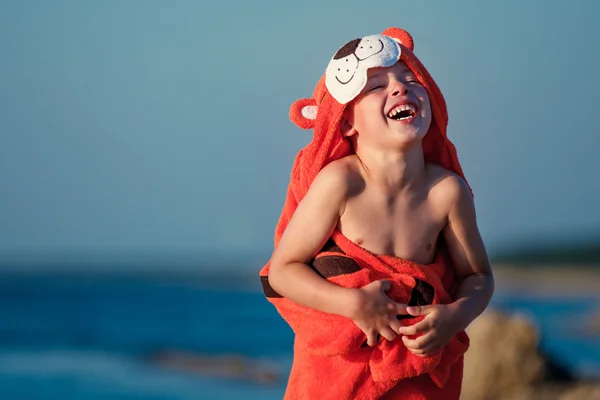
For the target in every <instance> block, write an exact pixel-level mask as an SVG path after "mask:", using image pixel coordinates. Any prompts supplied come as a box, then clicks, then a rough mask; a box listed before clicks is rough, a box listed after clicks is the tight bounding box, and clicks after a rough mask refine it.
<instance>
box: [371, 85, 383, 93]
mask: <svg viewBox="0 0 600 400" xmlns="http://www.w3.org/2000/svg"><path fill="white" fill-rule="evenodd" d="M383 87H384V86H383V85H377V86H373V87H372V88H370V89H369V90H367V92H372V91H374V90H377V89H383Z"/></svg>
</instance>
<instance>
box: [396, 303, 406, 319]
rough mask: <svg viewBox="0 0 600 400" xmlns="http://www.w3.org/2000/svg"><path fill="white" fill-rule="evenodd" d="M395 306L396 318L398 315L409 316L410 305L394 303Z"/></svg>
mask: <svg viewBox="0 0 600 400" xmlns="http://www.w3.org/2000/svg"><path fill="white" fill-rule="evenodd" d="M394 304H395V306H396V310H395V311H396V317H397V316H398V315H400V316H404V315H409V314H408V311H407V308H408V305H406V304H404V303H394Z"/></svg>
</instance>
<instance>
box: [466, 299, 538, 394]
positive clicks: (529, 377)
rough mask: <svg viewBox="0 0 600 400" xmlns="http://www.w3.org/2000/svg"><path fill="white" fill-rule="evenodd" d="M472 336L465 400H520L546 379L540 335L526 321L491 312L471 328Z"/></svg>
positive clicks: (467, 364)
mask: <svg viewBox="0 0 600 400" xmlns="http://www.w3.org/2000/svg"><path fill="white" fill-rule="evenodd" d="M468 333H469V336H470V338H471V347H470V349H469V351H468V352H467V354H466V356H465V373H464V382H465V384H464V388H463V399H464V400H479V399H517V398H518V396H519V393H523V392H524V391H525V390H526V389H527V388H529V387H531V386H532V385H535V384H538V383H540V382H541V381H542V379H543V378H544V374H545V369H544V358H543V357H542V356H541V355H540V354H539V353H538V350H537V348H538V344H539V334H538V331H537V329H536V328H535V327H534V326H533V324H532V323H531V322H530V321H529V320H527V319H526V318H524V317H522V316H514V317H509V316H507V315H504V314H501V313H499V312H494V311H488V312H486V313H484V314H482V315H481V316H480V317H479V318H478V319H476V320H475V321H474V322H473V324H471V326H470V327H469V330H468Z"/></svg>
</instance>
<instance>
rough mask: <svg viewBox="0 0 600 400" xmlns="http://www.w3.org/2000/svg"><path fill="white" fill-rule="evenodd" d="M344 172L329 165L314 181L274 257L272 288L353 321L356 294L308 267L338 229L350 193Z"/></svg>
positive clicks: (333, 165)
mask: <svg viewBox="0 0 600 400" xmlns="http://www.w3.org/2000/svg"><path fill="white" fill-rule="evenodd" d="M345 168H346V167H345V166H344V165H343V164H339V163H332V164H329V165H328V166H326V167H325V168H323V170H321V171H320V172H319V174H318V175H317V177H316V178H315V180H314V181H313V183H312V185H311V187H310V189H309V190H308V193H307V194H306V196H305V197H304V198H303V199H302V201H301V202H300V204H299V205H298V208H297V209H296V210H295V212H294V215H293V216H292V218H291V220H290V222H289V224H288V226H287V228H286V230H285V232H284V234H283V235H282V237H281V240H280V241H279V244H278V246H277V248H276V249H275V252H274V253H273V257H272V258H271V266H270V268H269V284H270V285H271V287H272V288H273V289H274V290H275V291H276V292H278V293H279V294H280V295H282V296H283V297H286V298H288V299H290V300H292V301H293V302H295V303H297V304H300V305H303V306H306V307H309V308H313V309H316V310H319V311H323V312H327V313H331V314H338V315H343V316H346V317H351V315H352V312H353V310H351V306H352V304H353V303H354V296H355V294H354V293H353V291H352V290H351V289H347V288H344V287H341V286H338V285H336V284H333V283H331V282H329V281H327V280H326V279H323V277H321V276H320V275H318V274H317V273H316V272H315V271H314V270H313V269H312V268H310V267H309V266H308V265H307V263H309V262H310V261H311V260H312V259H313V258H314V256H315V255H316V254H317V252H318V251H319V250H320V249H321V248H322V247H323V245H324V244H325V242H326V241H327V240H328V239H329V237H330V236H331V234H332V232H333V230H334V229H335V227H336V226H337V223H338V220H339V218H340V215H341V213H342V209H343V206H344V204H345V200H346V196H347V193H348V178H347V176H348V175H347V171H346V170H345Z"/></svg>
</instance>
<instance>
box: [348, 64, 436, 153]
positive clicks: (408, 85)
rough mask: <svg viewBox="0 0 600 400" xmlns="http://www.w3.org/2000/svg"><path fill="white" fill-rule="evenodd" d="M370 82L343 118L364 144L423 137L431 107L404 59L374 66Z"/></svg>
mask: <svg viewBox="0 0 600 400" xmlns="http://www.w3.org/2000/svg"><path fill="white" fill-rule="evenodd" d="M367 73H368V75H367V84H366V85H365V88H364V89H363V90H362V92H361V93H360V94H359V95H358V96H357V97H356V98H355V99H354V100H353V101H352V102H351V103H350V104H349V105H348V107H347V108H346V112H345V114H344V118H345V119H346V121H347V122H348V123H349V125H351V126H352V129H349V130H347V131H346V132H345V135H346V136H352V135H353V134H355V133H357V134H358V135H359V137H360V140H361V142H362V143H365V142H368V143H370V144H375V145H377V144H378V145H384V146H390V145H403V144H410V143H413V142H415V141H420V140H422V139H423V137H424V136H425V134H426V133H427V131H428V130H429V126H430V125H431V106H430V104H429V96H428V95H427V91H426V90H425V88H424V87H423V86H422V85H421V84H420V83H419V81H418V80H417V78H416V77H415V75H414V74H413V73H412V71H411V70H410V69H409V68H408V67H407V66H406V65H405V64H404V63H403V62H401V61H399V62H397V63H396V64H394V65H393V66H391V67H379V68H371V69H369V70H368V71H367Z"/></svg>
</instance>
